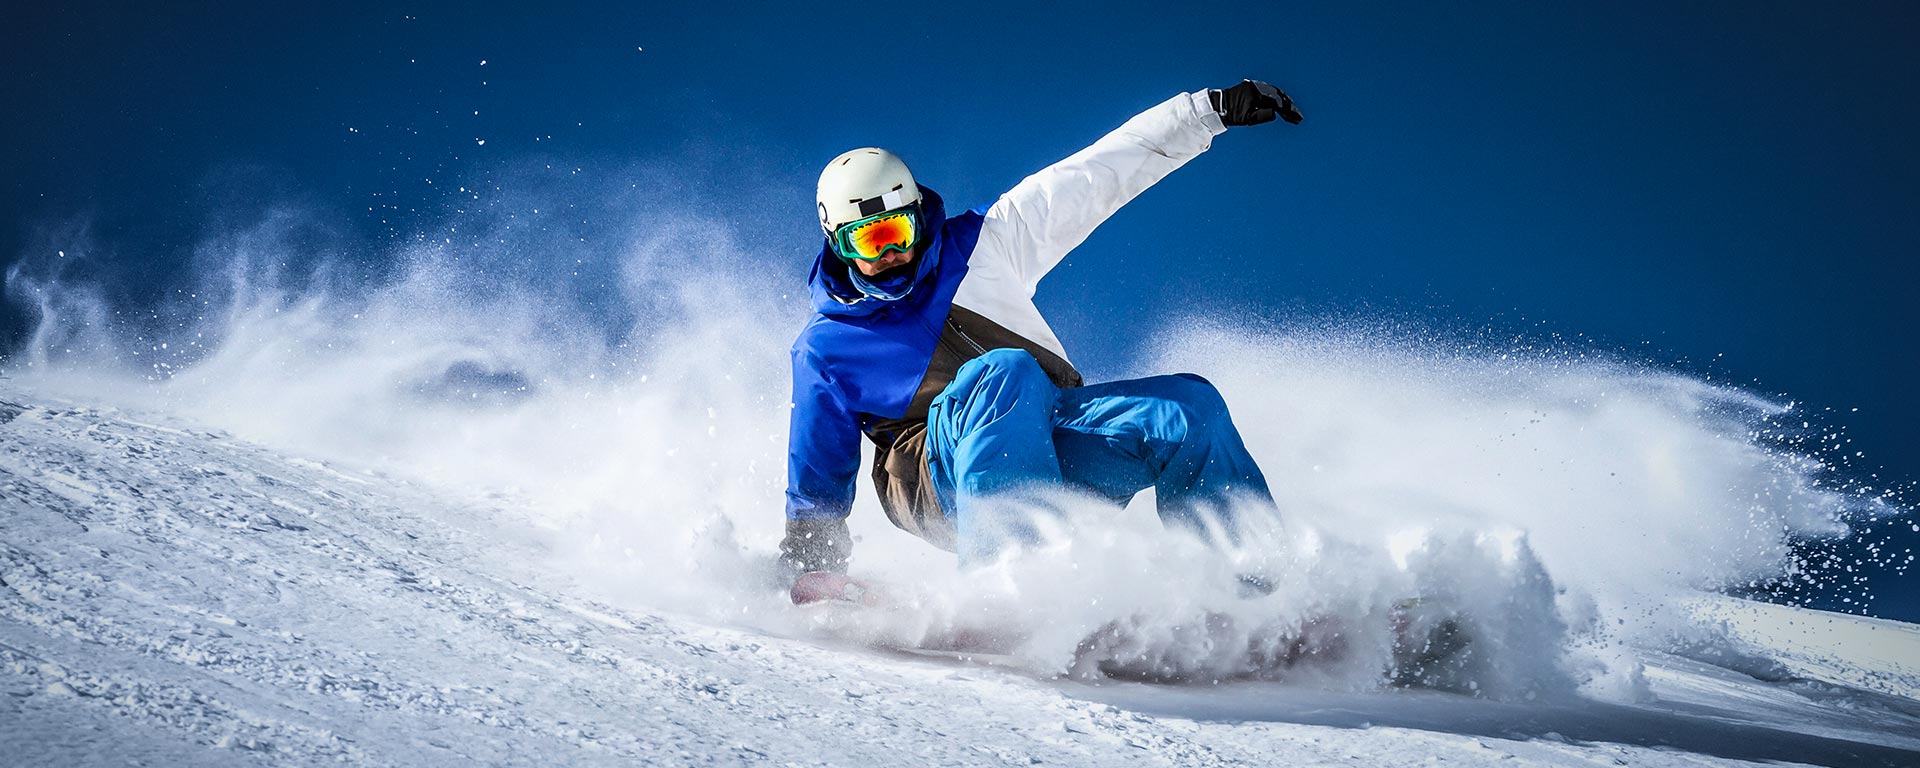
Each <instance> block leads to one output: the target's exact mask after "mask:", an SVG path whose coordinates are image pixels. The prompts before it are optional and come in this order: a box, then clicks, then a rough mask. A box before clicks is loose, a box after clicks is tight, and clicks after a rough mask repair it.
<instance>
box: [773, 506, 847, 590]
mask: <svg viewBox="0 0 1920 768" xmlns="http://www.w3.org/2000/svg"><path fill="white" fill-rule="evenodd" d="M851 554H853V535H852V534H849V533H847V521H846V520H845V519H832V520H788V521H787V538H785V539H783V540H781V542H780V567H781V569H782V570H784V571H786V575H787V579H788V581H792V580H793V579H797V578H799V577H800V574H803V573H806V572H808V571H832V572H834V573H846V572H847V556H848V555H851Z"/></svg>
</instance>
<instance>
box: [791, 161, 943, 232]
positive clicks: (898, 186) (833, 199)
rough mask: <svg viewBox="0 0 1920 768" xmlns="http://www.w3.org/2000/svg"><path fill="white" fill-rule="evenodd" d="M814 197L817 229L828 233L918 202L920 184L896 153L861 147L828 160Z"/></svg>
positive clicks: (821, 173)
mask: <svg viewBox="0 0 1920 768" xmlns="http://www.w3.org/2000/svg"><path fill="white" fill-rule="evenodd" d="M814 200H815V201H816V202H818V203H819V204H820V228H821V229H822V230H825V231H826V233H827V234H829V235H831V234H833V231H834V230H835V229H838V228H839V227H840V225H842V224H845V223H847V222H850V221H857V220H859V219H863V218H866V217H868V216H872V215H874V214H876V213H881V212H883V211H891V210H893V209H895V208H903V207H906V206H909V205H912V204H914V203H917V202H920V187H919V186H917V185H915V184H914V183H913V172H912V171H909V170H907V164H906V163H905V162H903V161H902V160H901V159H900V157H899V156H898V155H895V154H894V153H892V152H888V151H886V150H884V149H881V148H879V147H861V148H859V149H856V150H852V151H850V152H846V153H843V154H841V155H840V156H839V157H836V158H834V159H833V162H831V163H827V169H826V170H824V171H821V172H820V186H819V187H818V188H817V190H816V192H815V193H814Z"/></svg>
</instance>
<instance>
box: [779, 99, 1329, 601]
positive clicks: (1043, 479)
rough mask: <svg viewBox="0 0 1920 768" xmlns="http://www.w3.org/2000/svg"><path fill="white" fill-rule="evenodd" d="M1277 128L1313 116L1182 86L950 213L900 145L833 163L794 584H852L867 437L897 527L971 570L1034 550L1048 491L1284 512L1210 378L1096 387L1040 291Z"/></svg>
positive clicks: (826, 197)
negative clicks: (1144, 204) (1235, 150)
mask: <svg viewBox="0 0 1920 768" xmlns="http://www.w3.org/2000/svg"><path fill="white" fill-rule="evenodd" d="M1275 117H1280V118H1283V119H1285V120H1286V121H1287V122H1289V123H1298V122H1300V119H1301V117H1300V113H1299V111H1298V110H1296V109H1295V108H1294V105H1293V101H1292V100H1291V99H1289V98H1288V97H1287V95H1286V94H1285V93H1282V92H1281V91H1280V90H1279V89H1277V88H1274V87H1273V86H1271V85H1268V84H1266V83H1262V82H1257V81H1252V80H1248V81H1243V82H1241V83H1240V84H1238V85H1235V86H1233V87H1230V88H1226V89H1221V90H1204V91H1200V92H1196V93H1183V94H1180V95H1178V96H1175V97H1173V98H1171V99H1169V100H1167V101H1166V102H1163V103H1161V104H1159V105H1158V106H1155V107H1153V108H1151V109H1148V110H1147V111H1145V112H1142V113H1140V114H1139V115H1137V116H1135V117H1134V118H1133V119H1131V120H1128V121H1127V122H1126V123H1125V124H1124V125H1122V126H1120V128H1119V129H1117V130H1115V131H1113V132H1112V133H1109V134H1107V135H1106V136H1105V137H1102V138H1101V139H1100V140H1099V141H1096V142H1094V143H1093V145H1092V146H1090V147H1087V148H1086V149H1083V150H1081V151H1079V152H1077V153H1074V154H1073V155H1072V156H1070V157H1068V158H1066V159H1065V160H1062V161H1060V162H1058V163H1055V164H1053V165H1051V166H1049V167H1047V168H1046V169H1044V170H1041V171H1040V172H1039V173H1036V174H1034V175H1032V176H1029V177H1027V178H1026V179H1025V180H1023V181H1021V182H1020V183H1019V184H1018V185H1016V186H1014V188H1013V189H1011V190H1009V191H1008V192H1007V193H1006V194H1003V195H1001V196H1000V198H999V199H998V200H996V201H994V202H993V203H992V204H991V205H987V206H982V207H979V208H974V209H971V210H967V211H965V212H963V213H960V214H958V215H955V216H952V217H949V216H948V215H947V211H946V207H945V205H944V201H942V200H941V199H940V196H939V195H937V194H935V193H934V191H933V190H931V189H928V188H926V187H923V186H920V185H919V184H917V183H916V182H915V181H914V178H913V174H912V173H911V172H910V171H909V170H908V169H907V166H906V164H905V163H904V162H902V161H901V160H900V158H898V157H896V156H895V155H893V154H892V153H890V152H887V151H886V150H883V149H879V148H874V147H868V148H862V149H855V150H853V151H850V152H847V153H845V154H842V155H840V156H839V157H836V158H834V159H833V161H832V162H831V163H829V164H828V165H827V167H826V170H825V171H823V172H822V173H821V174H820V183H819V187H818V194H817V196H816V197H817V202H818V205H819V210H818V213H819V217H820V227H821V229H822V231H823V232H824V233H825V235H826V242H825V243H824V244H823V245H822V247H821V249H820V253H819V255H818V257H817V259H816V260H815V262H814V266H813V273H812V277H811V283H812V286H811V294H812V300H813V306H814V309H815V310H816V312H817V314H815V315H814V317H813V318H812V320H811V321H810V322H808V323H807V325H806V327H805V329H803V330H802V331H801V332H800V337H799V339H798V340H796V341H795V342H794V344H793V350H792V355H793V403H792V423H791V433H790V434H789V437H788V453H787V473H788V475H787V503H786V512H787V528H786V538H785V540H784V541H782V543H781V545H780V552H781V564H782V566H783V569H784V571H785V572H786V573H787V575H788V576H789V577H790V578H798V577H799V576H800V575H801V574H804V573H807V572H815V571H826V572H833V573H844V572H845V570H846V566H847V560H848V557H849V555H850V553H851V551H852V540H851V538H850V536H849V535H848V532H847V525H846V517H847V514H848V511H849V509H850V507H851V506H852V504H853V498H854V479H855V475H856V474H857V473H858V471H859V465H860V445H859V440H860V436H861V435H862V434H863V433H864V434H865V435H866V437H867V438H868V439H869V440H871V441H872V442H873V444H874V461H873V470H872V476H873V484H874V488H875V490H876V491H877V492H878V493H879V495H880V503H881V506H882V507H883V508H884V509H885V510H886V513H887V516H888V518H890V519H891V520H892V521H893V523H894V524H895V525H897V526H899V527H900V528H902V529H904V530H906V531H908V532H910V533H912V534H914V535H916V536H919V537H921V538H923V539H926V540H927V541H928V542H930V543H932V544H934V545H935V546H938V547H941V548H943V549H947V550H950V551H956V552H958V553H959V555H960V557H961V558H962V560H963V562H967V561H978V560H980V559H983V558H986V557H989V556H991V555H993V554H994V553H996V552H997V551H999V550H1000V548H1001V547H1003V546H1005V545H1006V544H1007V543H1008V542H1009V541H1017V540H1023V539H1029V538H1031V537H1032V536H1033V527H1032V526H1031V524H1030V523H1031V518H1030V517H1028V516H1029V515H1031V514H1033V510H1034V509H1035V506H1036V505H1035V504H1033V503H1032V502H1034V500H1035V498H1036V497H1035V496H1034V494H1035V493H1040V492H1045V491H1046V490H1048V489H1056V488H1072V489H1077V490H1079V491H1082V492H1085V493H1090V494H1092V495H1095V496H1098V497H1103V498H1106V499H1109V500H1111V501H1113V502H1115V503H1117V504H1124V503H1125V502H1126V501H1127V500H1128V499H1130V498H1132V497H1133V495H1134V494H1135V493H1138V492H1139V491H1141V490H1144V489H1145V488H1148V487H1152V488H1155V489H1156V493H1157V499H1158V504H1159V507H1158V512H1159V515H1160V518H1161V519H1162V521H1164V522H1166V523H1168V524H1172V525H1182V526H1196V527H1197V526H1203V525H1204V523H1203V517H1204V516H1205V515H1207V514H1216V515H1223V516H1224V515H1230V514H1231V512H1232V510H1233V508H1234V504H1236V503H1237V504H1254V505H1259V506H1263V507H1265V508H1269V509H1271V508H1272V505H1273V498H1272V495H1271V494H1270V493H1269V491H1268V489H1267V483H1266V479H1265V477H1263V476H1262V475H1261V473H1260V468H1259V467H1258V466H1256V465H1255V463H1254V460H1253V457H1251V456H1249V455H1248V454H1247V450H1246V447H1245V446H1244V445H1243V444H1242V443H1241V439H1240V434H1239V431H1238V430H1237V429H1236V428H1235V427H1234V425H1233V422H1232V420H1231V419H1230V418H1229V416H1228V414H1227V407H1226V403H1225V402H1224V401H1223V400H1222V399H1221V397H1220V394H1219V392H1218V391H1216V390H1215V389H1214V387H1213V385H1212V384H1210V383H1208V382H1207V380H1205V379H1203V378H1200V377H1199V376H1195V375H1193V374H1184V373H1183V374H1175V375H1169V376H1153V377H1149V378H1143V379H1132V380H1127V381H1113V382H1107V383H1104V384H1093V385H1083V382H1082V380H1081V377H1080V373H1079V372H1078V371H1077V370H1075V369H1074V367H1073V364H1072V363H1070V362H1068V360H1067V355H1066V350H1065V349H1063V348H1062V347H1061V344H1060V341H1059V339H1057V338H1056V337H1055V336H1054V334H1053V331H1052V330H1051V329H1050V328H1048V326H1047V322H1046V320H1045V319H1043V318H1042V317H1041V316H1040V311H1039V310H1038V309H1037V308H1036V307H1035V306H1034V303H1033V294H1034V290H1035V288H1036V286H1037V285H1038V284H1039V281H1040V278H1042V277H1044V276H1045V275H1046V274H1047V271H1048V270H1050V269H1052V268H1053V267H1054V265H1056V264H1059V263H1060V260H1061V259H1062V258H1064V257H1065V256H1066V255H1067V253H1068V252H1069V251H1071V250H1072V249H1073V248H1074V247H1075V246H1077V245H1079V244H1080V243H1081V242H1082V241H1084V240H1085V239H1086V238H1087V236H1088V235H1089V234H1091V233H1092V231H1093V228H1094V227H1096V226H1098V225H1099V224H1100V222H1102V221H1104V220H1106V218H1107V217H1108V216H1111V215H1112V214H1113V213H1114V212H1115V211H1116V210H1118V209H1119V208H1120V206H1122V205H1125V204H1126V203H1127V202H1128V201H1129V200H1132V199H1133V198H1134V197H1135V196H1137V195H1139V194H1140V193H1141V192H1142V191H1144V190H1146V188H1147V187H1149V186H1152V185H1153V184H1154V183H1155V182H1157V181H1159V180H1160V179H1161V178H1163V177H1165V176H1166V175H1167V174H1169V173H1171V172H1173V170H1174V169H1176V168H1179V167H1180V166H1181V165H1183V164H1185V163H1186V162H1187V161H1188V160H1191V159H1193V158H1194V157H1195V156H1197V155H1199V154H1200V153H1201V152H1204V151H1206V150H1207V148H1208V147H1209V146H1211V144H1212V142H1213V137H1214V136H1216V135H1218V134H1221V133H1223V132H1225V131H1226V129H1227V127H1228V126H1242V125H1256V124H1260V123H1265V122H1270V121H1272V120H1273V119H1274V118H1275Z"/></svg>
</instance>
